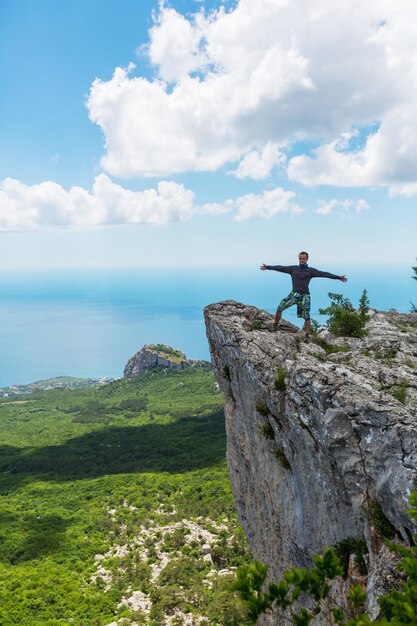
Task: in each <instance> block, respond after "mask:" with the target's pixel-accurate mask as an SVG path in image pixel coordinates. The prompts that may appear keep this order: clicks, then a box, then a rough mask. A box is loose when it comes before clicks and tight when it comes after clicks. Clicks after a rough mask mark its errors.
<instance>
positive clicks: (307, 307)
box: [302, 294, 311, 339]
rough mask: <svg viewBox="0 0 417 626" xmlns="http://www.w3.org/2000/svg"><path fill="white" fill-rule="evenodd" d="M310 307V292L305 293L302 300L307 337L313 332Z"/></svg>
mask: <svg viewBox="0 0 417 626" xmlns="http://www.w3.org/2000/svg"><path fill="white" fill-rule="evenodd" d="M310 308H311V300H310V296H309V295H308V294H305V295H304V296H303V300H302V310H303V317H304V332H305V334H306V338H307V339H308V337H309V336H310V332H311V320H310Z"/></svg>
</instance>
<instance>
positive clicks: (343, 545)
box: [333, 537, 368, 578]
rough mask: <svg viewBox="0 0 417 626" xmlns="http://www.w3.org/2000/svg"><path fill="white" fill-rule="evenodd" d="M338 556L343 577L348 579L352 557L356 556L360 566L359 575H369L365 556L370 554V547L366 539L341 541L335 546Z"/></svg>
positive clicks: (352, 538)
mask: <svg viewBox="0 0 417 626" xmlns="http://www.w3.org/2000/svg"><path fill="white" fill-rule="evenodd" d="M333 548H334V551H335V553H336V556H338V557H339V559H340V561H341V563H342V567H343V575H344V577H345V578H346V577H347V574H348V569H349V559H350V555H351V554H354V555H355V558H356V564H357V566H358V570H359V573H360V574H362V575H365V574H367V573H368V568H367V567H366V562H365V559H364V554H367V553H368V547H367V545H366V542H365V540H364V539H358V538H357V537H346V538H345V539H341V540H340V541H338V542H337V543H336V544H335V545H334V546H333Z"/></svg>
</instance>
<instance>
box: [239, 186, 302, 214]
mask: <svg viewBox="0 0 417 626" xmlns="http://www.w3.org/2000/svg"><path fill="white" fill-rule="evenodd" d="M295 197H296V194H295V193H294V192H293V191H285V190H284V189H282V188H281V187H277V188H276V189H272V190H271V191H264V192H263V194H261V195H255V194H252V193H251V194H247V195H245V196H241V197H240V198H238V199H237V200H236V202H235V206H236V208H237V210H238V213H237V216H236V220H238V221H243V220H247V219H249V218H252V217H263V218H266V219H270V218H271V217H273V216H274V215H277V214H278V213H290V214H291V215H293V216H294V215H299V214H300V213H302V212H303V209H302V208H301V207H300V206H299V205H298V204H297V203H296V201H295Z"/></svg>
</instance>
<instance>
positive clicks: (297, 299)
mask: <svg viewBox="0 0 417 626" xmlns="http://www.w3.org/2000/svg"><path fill="white" fill-rule="evenodd" d="M294 304H296V305H297V317H302V318H303V319H305V320H309V319H310V306H311V300H310V294H308V293H298V291H291V293H289V294H288V296H287V297H286V298H283V299H282V300H281V302H280V303H279V306H278V311H285V309H288V308H289V307H290V306H293V305H294Z"/></svg>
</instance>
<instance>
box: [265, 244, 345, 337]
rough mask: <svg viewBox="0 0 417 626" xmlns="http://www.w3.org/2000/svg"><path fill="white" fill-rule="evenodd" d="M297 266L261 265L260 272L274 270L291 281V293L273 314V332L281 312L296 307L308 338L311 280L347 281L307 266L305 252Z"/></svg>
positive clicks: (300, 255)
mask: <svg viewBox="0 0 417 626" xmlns="http://www.w3.org/2000/svg"><path fill="white" fill-rule="evenodd" d="M298 261H299V263H298V265H265V263H264V264H263V265H261V268H260V269H261V270H262V271H264V270H275V271H276V272H283V273H284V274H289V275H290V276H291V279H292V291H291V293H289V294H288V296H287V297H286V298H284V299H283V300H281V302H280V303H279V305H278V308H277V311H276V313H275V322H274V330H276V329H277V328H278V325H279V323H280V321H281V315H282V312H283V311H285V309H288V307H290V306H293V305H294V304H296V305H297V317H302V318H303V319H304V330H305V332H306V335H307V337H308V335H309V333H310V330H311V322H310V305H311V302H310V291H309V289H308V285H309V282H310V280H311V279H312V278H333V279H335V280H341V281H342V282H343V283H345V282H346V281H347V278H346V276H336V274H331V273H330V272H321V271H320V270H316V269H315V268H314V267H309V266H308V263H307V261H308V254H307V252H300V254H299V255H298Z"/></svg>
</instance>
